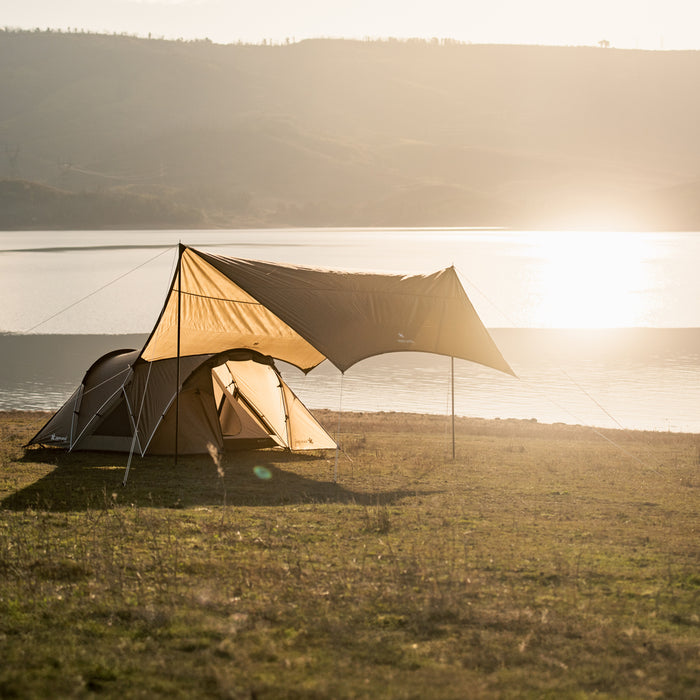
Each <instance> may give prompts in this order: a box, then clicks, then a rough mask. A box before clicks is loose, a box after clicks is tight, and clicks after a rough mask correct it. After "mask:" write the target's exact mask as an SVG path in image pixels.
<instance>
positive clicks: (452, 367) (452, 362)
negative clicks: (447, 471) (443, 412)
mask: <svg viewBox="0 0 700 700" xmlns="http://www.w3.org/2000/svg"><path fill="white" fill-rule="evenodd" d="M450 380H451V385H452V392H451V393H452V459H454V458H455V358H454V357H452V356H451V357H450Z"/></svg>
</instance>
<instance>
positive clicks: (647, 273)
mask: <svg viewBox="0 0 700 700" xmlns="http://www.w3.org/2000/svg"><path fill="white" fill-rule="evenodd" d="M652 253H653V250H652V246H651V243H650V241H649V239H648V237H646V236H645V235H644V234H639V233H621V232H591V233H588V234H586V235H585V236H582V235H575V236H569V235H567V234H566V233H560V232H541V233H538V234H534V235H533V239H532V247H531V256H532V258H533V259H534V262H535V265H534V270H533V280H532V289H531V292H530V298H529V299H528V301H527V305H528V306H529V315H530V316H531V318H532V319H533V326H535V327H542V328H615V327H631V326H641V325H645V324H646V323H647V322H648V319H649V316H650V312H651V311H653V310H652V309H650V308H649V300H648V298H647V297H648V291H649V289H650V288H651V286H652V281H653V280H652V268H651V266H650V264H649V260H650V258H651V256H652Z"/></svg>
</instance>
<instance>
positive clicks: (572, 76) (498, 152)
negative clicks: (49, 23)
mask: <svg viewBox="0 0 700 700" xmlns="http://www.w3.org/2000/svg"><path fill="white" fill-rule="evenodd" d="M0 62H1V63H2V65H3V70H2V71H1V72H0V90H1V91H2V94H3V99H2V101H0V148H1V149H2V150H1V151H0V203H1V204H2V206H1V207H0V227H1V228H4V229H15V228H108V227H109V228H136V227H143V228H152V227H178V228H188V227H203V226H207V227H209V226H224V227H226V226H232V227H235V226H273V225H274V226H504V227H513V228H533V227H540V228H586V227H600V226H607V227H611V228H632V229H636V228H639V229H668V230H670V229H690V230H699V229H700V196H699V195H700V173H699V172H698V168H699V166H698V164H699V163H700V138H698V135H697V126H696V125H697V124H698V123H700V93H699V92H698V91H697V90H695V86H696V85H697V84H698V81H699V79H700V52H648V51H618V50H614V49H606V48H599V47H568V48H565V47H532V46H479V45H468V44H459V43H457V42H430V41H427V42H420V41H405V42H400V41H347V40H311V41H304V42H300V43H285V44H283V45H274V46H273V45H265V46H260V45H255V46H254V45H227V46H223V45H217V44H213V43H211V42H208V41H201V42H178V41H165V40H153V39H150V40H149V39H138V38H135V37H129V36H105V35H96V34H84V33H61V32H38V31H35V32H24V31H7V30H6V31H0Z"/></svg>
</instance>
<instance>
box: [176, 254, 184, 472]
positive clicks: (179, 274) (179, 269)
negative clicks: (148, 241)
mask: <svg viewBox="0 0 700 700" xmlns="http://www.w3.org/2000/svg"><path fill="white" fill-rule="evenodd" d="M179 249H180V250H179V255H178V259H177V368H176V371H175V374H176V378H175V381H176V382H177V384H176V387H175V450H174V451H175V466H177V452H178V444H177V443H178V434H179V432H180V316H181V303H182V251H183V249H184V246H183V245H182V243H180V244H179Z"/></svg>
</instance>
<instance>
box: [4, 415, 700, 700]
mask: <svg viewBox="0 0 700 700" xmlns="http://www.w3.org/2000/svg"><path fill="white" fill-rule="evenodd" d="M318 415H319V417H320V419H321V420H322V422H324V423H325V424H326V425H328V426H329V427H330V428H331V429H332V430H334V429H335V426H336V418H335V417H334V415H333V414H332V413H329V412H319V413H318ZM45 418H46V416H45V415H43V414H32V413H19V412H16V413H4V414H0V499H2V505H1V509H0V658H2V660H3V663H2V664H0V697H3V698H10V697H18V698H32V697H36V698H43V697H49V696H51V697H65V698H74V697H75V698H84V697H95V696H101V697H149V698H150V697H162V696H168V697H171V698H191V697H211V698H234V699H238V698H241V699H242V698H246V699H248V698H258V699H262V698H426V697H430V698H465V697H469V698H576V699H580V698H594V697H595V698H700V680H699V679H700V618H699V613H700V604H699V603H700V601H699V591H700V566H699V563H700V545H699V541H700V540H699V536H700V532H699V524H700V522H699V521H700V516H699V515H698V505H699V504H700V501H699V496H700V438H699V437H698V436H693V435H683V434H673V433H642V432H622V431H617V432H615V431H609V432H605V434H604V437H605V438H607V439H603V437H601V435H599V434H596V433H595V432H594V431H592V430H591V429H588V428H584V427H580V426H564V425H553V426H545V425H540V424H538V423H535V422H530V421H484V420H477V419H459V420H458V422H457V458H456V459H455V460H452V458H451V444H449V438H448V436H447V435H446V427H447V426H446V420H445V419H444V418H440V417H434V416H417V415H404V414H346V415H344V416H343V418H342V422H341V426H342V436H341V441H342V443H343V448H344V452H343V453H341V455H340V458H339V462H338V471H339V479H338V483H334V482H333V473H334V470H335V462H334V460H335V457H334V454H332V453H325V454H323V453H319V454H313V455H306V456H291V455H287V454H284V453H280V452H274V451H263V452H258V453H253V452H251V453H239V454H233V455H225V456H224V457H223V460H222V463H221V468H222V470H223V478H222V476H221V475H220V473H219V472H218V471H217V466H216V464H215V463H214V462H213V461H212V459H211V458H210V457H208V456H207V457H204V456H202V457H188V458H184V459H183V458H181V459H180V463H179V464H178V465H177V466H174V465H173V462H172V459H171V458H158V457H153V458H147V459H144V460H135V461H134V462H133V464H132V471H131V474H130V477H129V483H128V485H127V487H126V488H123V487H122V486H121V480H122V477H123V472H124V467H125V464H126V457H125V456H124V455H108V454H73V455H69V454H66V453H64V452H61V451H56V450H49V449H46V450H43V449H30V450H27V451H25V450H23V449H22V447H21V445H22V444H23V443H24V441H26V440H27V439H28V438H29V437H30V436H31V434H33V431H35V430H36V429H37V428H38V427H39V426H40V425H41V424H42V422H43V421H44V420H45ZM601 432H602V431H601ZM610 441H612V442H614V443H615V444H612V443H611V442H610ZM256 466H257V467H265V468H266V469H267V470H268V471H269V474H270V478H263V479H261V478H258V477H257V476H256V472H255V471H254V468H255V467H256ZM257 473H258V474H262V475H264V476H267V473H266V472H265V470H257Z"/></svg>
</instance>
